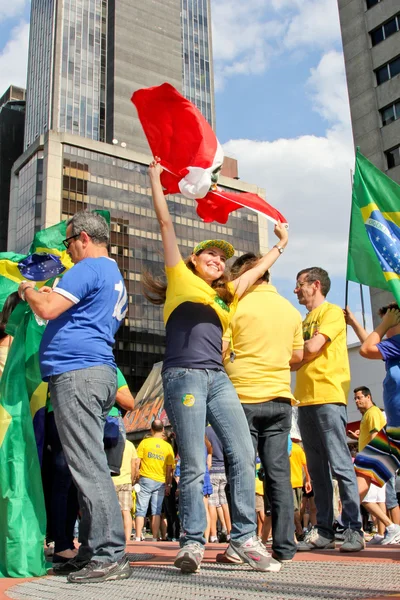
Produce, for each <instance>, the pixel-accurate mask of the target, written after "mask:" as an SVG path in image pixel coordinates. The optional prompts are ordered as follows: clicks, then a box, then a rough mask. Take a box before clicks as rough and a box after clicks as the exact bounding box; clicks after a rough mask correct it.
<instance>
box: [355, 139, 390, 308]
mask: <svg viewBox="0 0 400 600" xmlns="http://www.w3.org/2000/svg"><path fill="white" fill-rule="evenodd" d="M347 280H348V281H355V282H356V283H361V284H363V285H369V286H371V287H377V288H380V289H382V290H387V291H388V292H392V294H393V295H394V297H395V299H396V301H397V302H398V303H400V186H399V185H398V184H397V183H396V182H395V181H393V180H392V179H390V177H387V175H385V174H384V173H382V171H380V170H379V169H377V168H376V167H375V166H374V165H373V164H372V163H371V162H370V161H369V160H368V159H367V158H365V156H363V155H362V154H361V152H360V151H359V150H357V155H356V168H355V172H354V180H353V194H352V209H351V222H350V234H349V252H348V258H347Z"/></svg>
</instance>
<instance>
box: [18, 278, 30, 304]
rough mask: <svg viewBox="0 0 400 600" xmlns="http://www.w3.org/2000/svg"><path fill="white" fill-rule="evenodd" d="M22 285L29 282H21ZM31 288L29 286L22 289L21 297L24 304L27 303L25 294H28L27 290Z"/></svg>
mask: <svg viewBox="0 0 400 600" xmlns="http://www.w3.org/2000/svg"><path fill="white" fill-rule="evenodd" d="M21 283H28V282H27V281H21ZM29 287H30V286H29V285H28V286H26V287H24V288H22V289H21V293H20V296H21V300H22V301H23V302H26V298H25V292H26V290H27V289H28V288H29Z"/></svg>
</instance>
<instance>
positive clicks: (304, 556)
mask: <svg viewBox="0 0 400 600" xmlns="http://www.w3.org/2000/svg"><path fill="white" fill-rule="evenodd" d="M225 548H226V545H225V544H208V545H207V548H206V552H205V554H204V561H205V562H215V557H216V555H217V554H219V553H221V552H223V551H224V550H225ZM177 549H178V544H177V542H157V543H153V542H151V541H144V542H131V543H130V544H128V546H127V552H129V553H135V552H136V553H139V554H153V555H154V558H152V559H151V560H146V561H140V562H134V563H132V566H133V568H135V567H137V566H149V565H172V564H173V561H174V557H175V554H176V552H177ZM294 560H295V561H329V562H331V561H332V562H341V563H343V562H351V561H353V562H354V561H357V562H366V563H371V562H373V563H375V564H376V565H377V566H378V565H379V564H381V563H398V564H399V594H388V595H385V596H380V597H379V598H378V597H376V596H375V597H374V598H365V600H388V599H389V598H391V599H399V600H400V546H386V547H385V546H382V547H380V548H366V549H365V550H364V551H363V552H352V553H349V554H347V553H345V552H339V549H336V550H318V551H314V552H298V553H297V554H296V555H295V557H294ZM232 568H234V567H232ZM49 574H51V572H50V573H49ZM25 581H32V578H30V579H12V578H4V579H0V600H9V596H8V595H7V594H6V591H7V590H8V589H10V588H11V587H13V586H15V585H17V584H21V583H23V582H25Z"/></svg>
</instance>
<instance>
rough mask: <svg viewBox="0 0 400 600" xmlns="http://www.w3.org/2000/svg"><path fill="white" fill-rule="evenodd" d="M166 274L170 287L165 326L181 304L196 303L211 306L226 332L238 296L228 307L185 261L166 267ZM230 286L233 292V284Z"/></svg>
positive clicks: (166, 302)
mask: <svg viewBox="0 0 400 600" xmlns="http://www.w3.org/2000/svg"><path fill="white" fill-rule="evenodd" d="M165 273H166V275H167V283H168V287H167V297H166V300H165V305H164V324H166V323H167V321H168V319H169V317H170V316H171V314H172V313H173V311H174V310H175V309H176V308H177V307H178V306H179V305H180V304H182V303H183V302H194V303H199V304H205V305H208V306H211V307H212V308H213V309H214V310H215V312H216V313H217V315H218V317H219V319H220V321H221V325H222V331H223V332H225V331H226V329H227V327H228V325H229V323H230V320H231V319H232V316H233V315H234V314H235V311H236V307H237V302H238V297H237V296H236V294H235V296H234V299H233V302H232V303H231V304H230V305H229V306H227V305H226V304H225V303H224V302H223V300H222V299H221V298H220V297H219V296H218V294H217V293H216V291H215V289H213V288H212V287H211V286H210V285H208V283H206V282H205V281H204V280H203V279H201V277H198V276H197V275H195V274H194V273H193V272H192V271H191V270H190V269H188V268H187V266H186V265H185V263H184V262H183V260H181V261H180V262H179V263H178V264H177V265H175V267H166V268H165ZM228 285H229V286H230V289H231V291H232V292H233V291H234V290H233V285H232V283H229V284H228Z"/></svg>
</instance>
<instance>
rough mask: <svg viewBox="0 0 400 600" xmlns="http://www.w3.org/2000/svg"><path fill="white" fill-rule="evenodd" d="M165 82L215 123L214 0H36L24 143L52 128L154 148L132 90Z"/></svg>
mask: <svg viewBox="0 0 400 600" xmlns="http://www.w3.org/2000/svg"><path fill="white" fill-rule="evenodd" d="M164 81H169V82H170V83H171V84H172V85H174V87H176V88H177V89H178V90H179V91H181V92H183V93H184V95H185V96H186V97H187V98H189V100H191V101H192V102H193V103H194V104H196V106H197V107H198V108H199V110H201V111H202V113H203V114H204V116H205V117H206V119H207V120H208V121H209V122H210V124H211V125H213V126H214V125H215V117H214V90H213V74H212V50H211V19H210V3H209V0H153V1H152V2H151V3H150V2H143V0H129V1H128V0H61V1H59V2H56V1H55V0H32V9H31V33H30V41H29V65H28V81H27V96H28V104H27V115H26V129H25V148H27V147H28V146H29V145H30V144H31V143H32V142H33V141H34V140H35V139H36V138H37V137H38V136H39V135H40V134H43V133H45V132H46V131H48V130H53V131H59V132H65V133H72V134H74V135H80V136H82V137H86V138H90V139H92V140H98V141H102V142H108V143H112V140H113V139H116V140H118V141H120V142H123V143H124V144H126V145H127V146H128V147H130V148H134V149H135V150H143V151H147V149H148V147H147V143H146V140H145V138H144V136H143V133H142V129H141V127H140V123H139V120H138V119H137V117H136V112H135V110H134V108H133V106H132V104H131V102H130V97H131V95H132V92H133V91H135V90H136V89H138V88H141V87H150V86H153V85H160V84H161V83H163V82H164Z"/></svg>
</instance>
